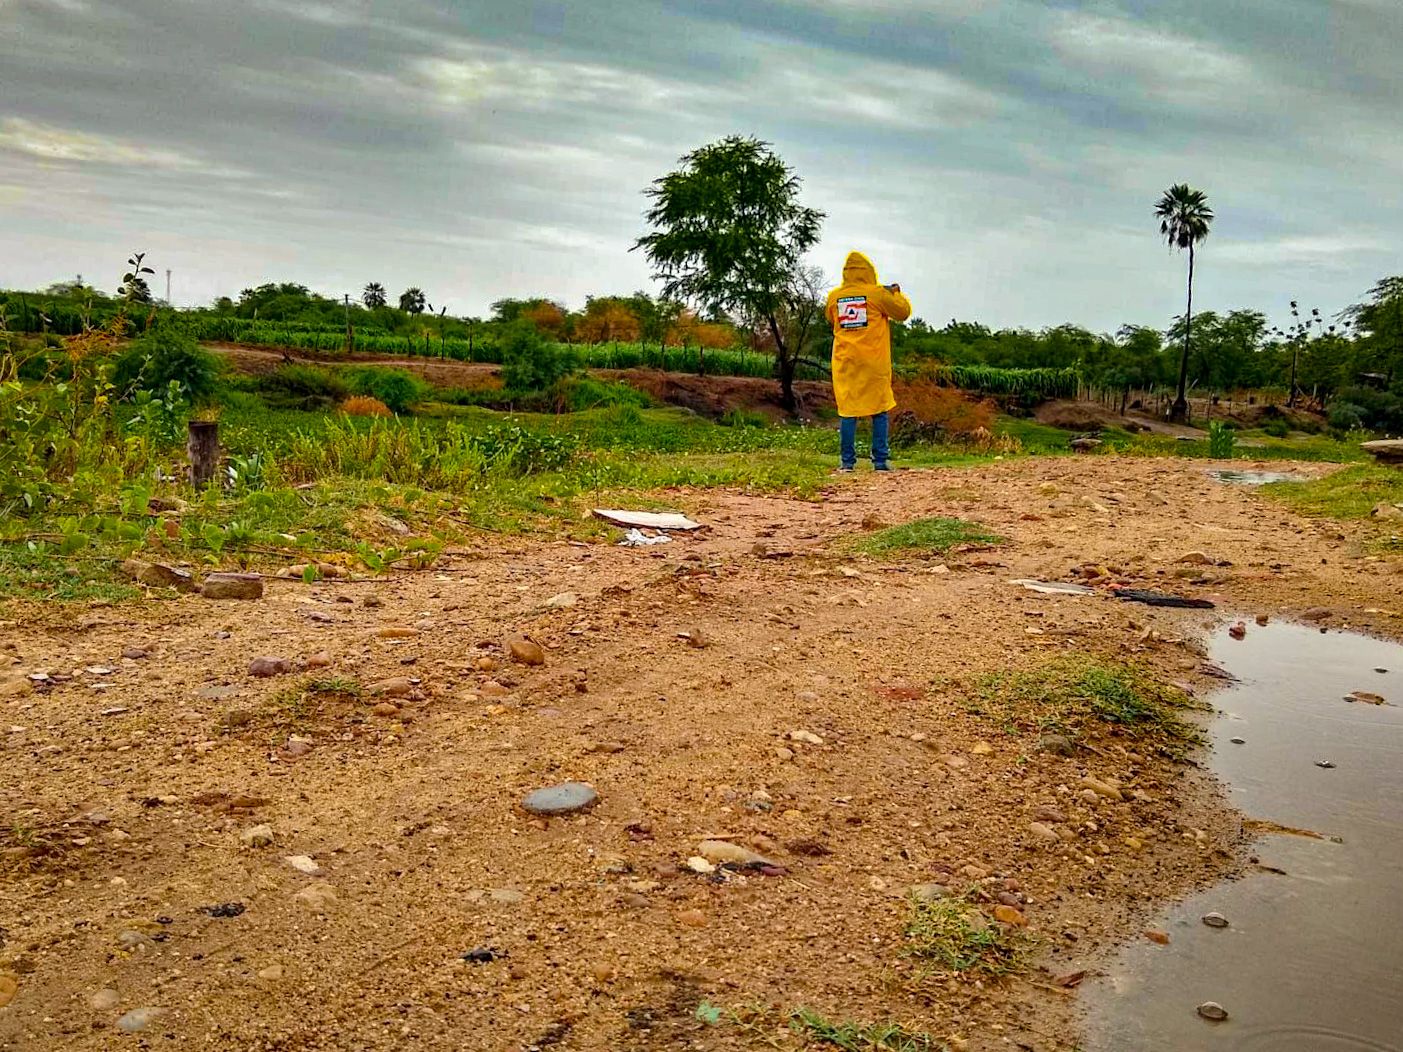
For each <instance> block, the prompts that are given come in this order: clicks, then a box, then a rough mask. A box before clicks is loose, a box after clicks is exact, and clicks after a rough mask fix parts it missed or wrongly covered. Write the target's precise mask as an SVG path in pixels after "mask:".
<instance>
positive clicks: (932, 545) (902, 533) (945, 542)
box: [853, 518, 1003, 556]
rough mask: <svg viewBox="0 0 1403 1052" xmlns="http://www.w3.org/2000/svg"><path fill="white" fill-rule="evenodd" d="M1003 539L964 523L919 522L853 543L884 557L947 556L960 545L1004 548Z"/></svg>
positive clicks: (866, 551)
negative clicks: (908, 554)
mask: <svg viewBox="0 0 1403 1052" xmlns="http://www.w3.org/2000/svg"><path fill="white" fill-rule="evenodd" d="M1002 542H1003V538H1002V537H1000V536H998V535H997V534H994V533H990V532H989V531H988V530H986V529H985V528H984V527H983V526H980V525H979V524H978V523H975V522H966V521H965V520H964V519H946V518H937V519H916V520H915V521H914V522H907V523H903V524H902V525H900V526H892V527H890V528H889V529H885V530H878V531H877V532H876V533H872V534H868V535H867V536H866V537H862V538H859V539H858V540H856V541H854V542H853V548H854V549H855V550H856V551H859V552H863V553H865V554H867V555H873V556H882V555H890V554H892V553H893V552H933V553H941V552H947V551H949V550H950V549H951V548H953V547H955V546H956V545H957V544H1001V543H1002Z"/></svg>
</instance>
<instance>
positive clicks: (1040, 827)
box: [1028, 822, 1062, 843]
mask: <svg viewBox="0 0 1403 1052" xmlns="http://www.w3.org/2000/svg"><path fill="white" fill-rule="evenodd" d="M1028 832H1030V833H1032V834H1033V836H1035V837H1037V838H1038V839H1039V840H1046V841H1047V842H1048V843H1053V842H1057V841H1061V839H1062V838H1061V837H1060V836H1058V835H1057V830H1055V829H1053V828H1052V827H1051V826H1048V825H1044V824H1043V823H1041V822H1032V823H1030V824H1029V825H1028Z"/></svg>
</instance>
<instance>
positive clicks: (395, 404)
mask: <svg viewBox="0 0 1403 1052" xmlns="http://www.w3.org/2000/svg"><path fill="white" fill-rule="evenodd" d="M350 386H351V392H352V393H353V394H358V395H368V396H369V397H371V398H376V399H379V400H380V401H381V402H384V403H385V405H387V406H388V407H389V408H390V411H391V412H393V413H396V414H399V413H407V412H408V411H409V408H410V407H411V406H412V405H414V403H416V402H422V401H424V400H425V399H426V398H428V397H429V393H430V388H429V385H428V384H427V383H425V382H424V381H423V380H421V379H419V377H417V376H415V375H414V374H413V373H407V372H405V371H404V370H403V369H378V368H375V367H374V366H368V365H367V366H362V367H361V368H359V369H352V370H351V373H350Z"/></svg>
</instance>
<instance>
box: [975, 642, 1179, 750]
mask: <svg viewBox="0 0 1403 1052" xmlns="http://www.w3.org/2000/svg"><path fill="white" fill-rule="evenodd" d="M973 707H974V709H975V711H977V712H979V713H980V714H982V715H985V716H989V717H991V718H993V719H997V720H1000V721H1001V722H1002V723H1004V725H1005V726H1006V728H1007V729H1008V730H1009V732H1010V733H1013V734H1020V733H1030V732H1031V733H1046V732H1049V731H1055V732H1057V733H1061V734H1067V735H1070V736H1072V737H1078V736H1080V735H1081V734H1083V733H1085V732H1086V731H1087V730H1088V729H1089V728H1092V727H1095V726H1096V725H1098V724H1111V725H1113V726H1114V727H1115V728H1116V729H1117V730H1118V731H1119V732H1120V733H1122V734H1126V735H1128V736H1130V737H1132V738H1144V739H1148V740H1150V741H1152V742H1153V743H1154V744H1155V745H1156V746H1157V747H1158V748H1159V749H1160V750H1161V751H1162V752H1164V753H1165V754H1167V755H1171V756H1176V757H1181V756H1183V754H1184V753H1185V751H1186V750H1187V748H1188V747H1189V746H1191V745H1195V744H1198V743H1200V742H1202V740H1203V736H1202V733H1201V732H1200V731H1199V729H1198V728H1197V727H1195V726H1194V725H1193V724H1192V723H1190V722H1188V721H1187V720H1185V719H1184V718H1183V715H1182V713H1183V711H1184V710H1185V709H1189V708H1193V707H1195V705H1194V703H1193V702H1192V700H1191V699H1190V698H1189V697H1188V696H1187V695H1185V694H1184V693H1182V692H1181V691H1178V690H1175V689H1173V688H1171V687H1167V686H1164V685H1163V684H1161V683H1159V682H1157V681H1156V680H1155V679H1154V677H1153V676H1152V675H1151V674H1150V673H1149V672H1147V671H1145V670H1144V669H1141V668H1137V667H1136V666H1134V665H1128V664H1119V663H1103V662H1100V661H1098V660H1096V659H1095V658H1093V657H1091V656H1090V655H1085V654H1080V655H1075V654H1074V655H1067V656H1065V657H1058V658H1054V659H1052V660H1051V661H1048V662H1046V663H1044V664H1042V665H1039V666H1037V667H1036V668H1032V669H1023V670H1019V671H1012V672H999V673H995V674H993V675H991V676H988V677H986V678H985V679H984V680H983V681H982V682H981V684H980V690H979V698H978V700H977V702H976V703H975V704H974V706H973Z"/></svg>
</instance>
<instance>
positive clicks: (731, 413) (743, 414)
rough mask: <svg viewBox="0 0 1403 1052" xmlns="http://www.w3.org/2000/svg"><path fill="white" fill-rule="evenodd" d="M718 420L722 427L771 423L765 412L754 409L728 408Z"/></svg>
mask: <svg viewBox="0 0 1403 1052" xmlns="http://www.w3.org/2000/svg"><path fill="white" fill-rule="evenodd" d="M716 422H717V423H718V424H720V425H721V426H722V427H764V426H765V425H766V424H768V423H769V421H768V420H766V419H765V414H764V413H757V412H756V411H755V410H753V409H727V410H726V411H725V412H724V413H722V414H721V416H720V417H719V418H717V421H716Z"/></svg>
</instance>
